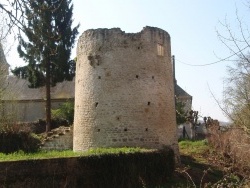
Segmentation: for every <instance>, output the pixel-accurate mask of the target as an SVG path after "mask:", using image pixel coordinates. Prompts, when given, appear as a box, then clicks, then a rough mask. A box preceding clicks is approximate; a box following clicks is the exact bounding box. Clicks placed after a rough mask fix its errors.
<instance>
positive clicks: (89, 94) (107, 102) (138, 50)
mask: <svg viewBox="0 0 250 188" xmlns="http://www.w3.org/2000/svg"><path fill="white" fill-rule="evenodd" d="M75 84H76V85H75V117H74V133H73V135H74V138H73V150H74V151H85V150H87V149H89V148H96V147H123V146H131V147H144V148H156V149H160V148H162V147H164V146H170V147H172V148H173V149H174V150H175V151H176V152H177V153H178V144H177V127H176V118H175V106H174V105H175V104H174V85H173V84H174V83H173V70H172V64H171V46H170V36H169V34H168V33H167V32H166V31H164V30H162V29H159V28H155V27H148V26H147V27H145V28H143V30H142V31H141V32H139V33H125V32H123V31H122V30H121V29H119V28H113V29H90V30H87V31H85V32H84V33H83V34H82V35H81V37H80V39H79V41H78V46H77V65H76V78H75Z"/></svg>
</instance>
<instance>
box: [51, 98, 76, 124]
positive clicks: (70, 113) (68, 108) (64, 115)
mask: <svg viewBox="0 0 250 188" xmlns="http://www.w3.org/2000/svg"><path fill="white" fill-rule="evenodd" d="M51 114H52V118H54V119H64V120H67V121H68V122H69V124H72V123H73V121H74V103H73V102H65V103H63V104H61V105H60V107H59V108H58V109H52V110H51Z"/></svg>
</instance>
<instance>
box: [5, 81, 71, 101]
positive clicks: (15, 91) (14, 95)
mask: <svg viewBox="0 0 250 188" xmlns="http://www.w3.org/2000/svg"><path fill="white" fill-rule="evenodd" d="M28 85H29V82H28V81H27V80H24V79H19V78H17V77H15V76H8V77H7V78H6V81H5V86H4V93H3V97H2V100H13V99H14V100H37V99H45V98H46V97H45V95H46V93H45V91H46V90H45V87H40V88H29V87H28ZM74 97H75V81H74V80H73V81H64V82H61V83H57V84H56V86H55V87H51V99H68V98H74Z"/></svg>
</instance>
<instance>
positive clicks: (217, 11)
mask: <svg viewBox="0 0 250 188" xmlns="http://www.w3.org/2000/svg"><path fill="white" fill-rule="evenodd" d="M72 2H73V4H74V12H73V13H74V15H73V18H74V24H75V25H76V24H78V23H80V28H79V36H80V35H81V34H82V33H83V32H84V31H85V30H87V29H96V28H114V27H119V28H121V30H123V31H125V32H126V33H137V32H140V31H141V30H142V29H143V27H145V26H153V27H158V28H161V29H163V30H165V31H167V32H168V33H169V34H170V37H171V53H172V55H175V58H176V79H177V83H178V85H179V86H181V87H182V88H183V89H184V90H185V91H186V92H187V93H189V94H190V95H192V96H193V109H194V110H198V111H199V113H200V115H201V116H211V117H212V118H213V119H218V120H220V121H228V119H227V118H226V116H225V115H224V114H223V112H222V111H221V109H220V108H219V106H218V104H217V103H216V101H215V99H214V98H213V96H212V95H214V96H215V98H216V99H217V100H219V101H221V100H222V97H223V94H222V93H223V88H224V87H225V84H224V83H225V82H224V80H225V78H226V77H227V76H228V74H227V66H229V65H232V62H231V61H229V62H225V61H223V62H220V63H217V64H212V65H209V66H189V65H186V64H192V65H204V64H209V63H213V62H216V61H218V60H220V58H225V57H228V56H230V55H231V53H230V51H229V50H228V49H227V48H226V47H225V46H224V45H223V44H222V43H221V42H220V41H219V39H218V37H217V31H218V32H219V33H221V34H222V35H224V36H226V35H227V33H226V31H225V28H223V26H222V25H221V23H224V22H225V21H227V22H228V23H230V26H231V28H232V30H233V31H234V32H235V34H236V35H237V34H239V32H240V30H239V27H238V24H237V19H236V18H237V16H236V10H237V14H238V17H239V18H240V19H242V21H243V23H244V24H246V26H247V24H250V23H249V19H247V16H249V13H250V9H249V8H248V7H247V6H246V1H245V0H202V1H201V0H106V1H104V0H72ZM244 20H246V21H244ZM79 36H78V37H79ZM76 44H77V42H76ZM75 56H76V48H74V49H73V50H72V58H74V57H75ZM6 58H7V61H8V63H9V64H10V65H11V67H12V68H14V67H15V66H19V65H21V64H23V61H22V59H20V58H19V56H18V54H17V52H16V46H15V45H14V46H13V48H12V50H11V52H10V53H9V55H8V56H7V57H6ZM184 63H185V64H184ZM211 92H212V93H211Z"/></svg>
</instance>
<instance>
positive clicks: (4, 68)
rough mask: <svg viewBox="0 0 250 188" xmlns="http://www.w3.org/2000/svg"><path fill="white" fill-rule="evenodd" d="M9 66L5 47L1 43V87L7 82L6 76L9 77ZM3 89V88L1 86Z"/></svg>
mask: <svg viewBox="0 0 250 188" xmlns="http://www.w3.org/2000/svg"><path fill="white" fill-rule="evenodd" d="M9 67H10V66H9V64H8V63H7V61H6V58H5V55H4V51H3V47H2V44H1V41H0V85H2V84H3V82H4V81H5V78H6V76H8V75H9ZM0 87H1V86H0Z"/></svg>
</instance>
